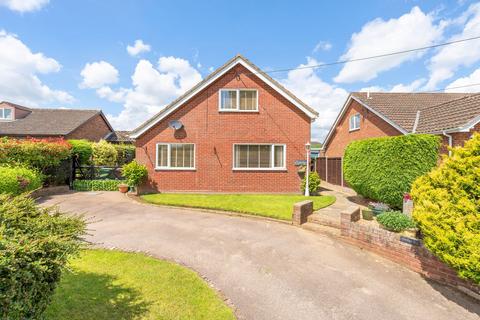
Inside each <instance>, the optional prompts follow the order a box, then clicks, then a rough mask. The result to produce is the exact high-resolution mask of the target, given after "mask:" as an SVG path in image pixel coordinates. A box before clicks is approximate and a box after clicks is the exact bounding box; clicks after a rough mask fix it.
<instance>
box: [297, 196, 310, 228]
mask: <svg viewBox="0 0 480 320" xmlns="http://www.w3.org/2000/svg"><path fill="white" fill-rule="evenodd" d="M312 213H313V201H311V200H305V201H301V202H297V203H295V204H294V205H293V213H292V223H293V224H294V225H296V226H299V225H301V224H303V223H305V222H307V217H308V216H309V215H311V214H312Z"/></svg>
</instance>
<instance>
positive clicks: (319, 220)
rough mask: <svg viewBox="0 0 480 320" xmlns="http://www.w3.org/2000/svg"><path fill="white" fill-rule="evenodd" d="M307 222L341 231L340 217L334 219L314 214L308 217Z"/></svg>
mask: <svg viewBox="0 0 480 320" xmlns="http://www.w3.org/2000/svg"><path fill="white" fill-rule="evenodd" d="M307 221H308V222H310V223H316V224H320V225H324V226H327V227H332V228H337V229H340V217H332V216H328V215H323V214H319V213H314V214H311V215H309V216H308V218H307Z"/></svg>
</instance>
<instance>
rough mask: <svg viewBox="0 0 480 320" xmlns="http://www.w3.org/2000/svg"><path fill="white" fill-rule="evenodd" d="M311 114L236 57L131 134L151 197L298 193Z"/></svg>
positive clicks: (307, 108) (264, 74)
mask: <svg viewBox="0 0 480 320" xmlns="http://www.w3.org/2000/svg"><path fill="white" fill-rule="evenodd" d="M317 116H318V114H317V112H316V111H315V110H313V109H312V108H310V107H309V106H307V105H306V104H305V103H303V102H302V101H300V100H299V99H298V98H297V97H295V96H294V95H293V94H292V93H290V92H289V91H288V90H286V89H285V88H284V87H283V86H282V85H280V84H279V83H278V82H276V81H275V80H273V79H272V78H271V77H270V76H268V75H267V74H266V73H264V72H262V71H261V70H260V69H259V68H258V67H256V66H255V65H254V64H252V63H251V62H250V61H249V60H247V59H246V58H244V57H243V56H241V55H237V56H235V57H234V58H232V59H231V60H229V61H228V62H227V63H226V64H224V65H223V66H221V67H220V68H218V69H217V70H216V71H214V72H213V73H212V74H210V75H209V76H208V77H207V78H205V79H204V80H203V81H201V82H200V83H199V84H197V85H196V86H194V87H193V88H192V89H190V90H189V91H187V92H186V93H185V94H184V95H182V96H181V97H179V98H178V99H176V100H175V101H173V102H172V103H171V104H169V105H168V106H166V107H165V108H164V109H163V110H162V111H161V112H160V113H158V114H157V115H155V116H154V117H153V118H151V119H150V120H148V121H147V122H145V123H144V124H142V125H141V126H140V127H138V128H137V129H135V130H134V131H133V132H132V133H131V135H130V136H131V137H132V138H134V139H135V145H136V158H137V161H138V162H140V163H143V164H145V165H147V167H148V171H149V179H148V185H146V186H144V187H148V188H150V189H153V190H155V191H201V192H272V193H273V192H278V193H281V192H283V193H293V192H299V191H300V175H299V173H298V167H296V164H295V163H296V162H297V163H298V161H297V160H305V159H306V150H305V144H306V143H308V142H309V141H310V126H311V123H312V122H313V121H314V120H315V118H316V117H317Z"/></svg>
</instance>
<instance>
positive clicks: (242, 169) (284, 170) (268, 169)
mask: <svg viewBox="0 0 480 320" xmlns="http://www.w3.org/2000/svg"><path fill="white" fill-rule="evenodd" d="M232 170H233V171H257V172H258V171H268V172H271V171H274V172H286V171H287V168H232Z"/></svg>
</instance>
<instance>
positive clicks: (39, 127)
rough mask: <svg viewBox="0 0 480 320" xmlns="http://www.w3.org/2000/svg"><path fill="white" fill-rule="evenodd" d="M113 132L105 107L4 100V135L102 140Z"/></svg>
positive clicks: (0, 106)
mask: <svg viewBox="0 0 480 320" xmlns="http://www.w3.org/2000/svg"><path fill="white" fill-rule="evenodd" d="M111 132H113V129H112V126H111V125H110V123H109V122H108V120H107V118H106V117H105V116H104V114H103V112H102V111H101V110H81V109H44V108H27V107H24V106H20V105H18V104H14V103H11V102H6V101H4V102H0V137H13V138H26V137H32V138H65V139H87V140H91V141H99V140H101V139H104V138H105V137H106V136H107V135H109V134H110V133H111Z"/></svg>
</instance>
